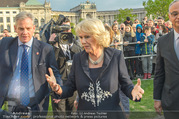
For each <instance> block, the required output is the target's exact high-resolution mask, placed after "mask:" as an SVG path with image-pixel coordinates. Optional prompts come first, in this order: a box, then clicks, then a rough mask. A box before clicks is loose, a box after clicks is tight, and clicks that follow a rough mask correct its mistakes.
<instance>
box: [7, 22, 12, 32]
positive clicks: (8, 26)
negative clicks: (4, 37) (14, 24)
mask: <svg viewBox="0 0 179 119" xmlns="http://www.w3.org/2000/svg"><path fill="white" fill-rule="evenodd" d="M7 30H8V31H9V32H11V26H10V24H8V25H7Z"/></svg>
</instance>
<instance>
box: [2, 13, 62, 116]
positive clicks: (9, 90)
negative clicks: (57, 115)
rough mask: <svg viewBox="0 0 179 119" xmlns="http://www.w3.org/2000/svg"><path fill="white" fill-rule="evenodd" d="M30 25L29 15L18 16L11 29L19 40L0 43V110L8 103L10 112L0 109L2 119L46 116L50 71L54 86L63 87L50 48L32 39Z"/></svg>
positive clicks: (30, 18)
mask: <svg viewBox="0 0 179 119" xmlns="http://www.w3.org/2000/svg"><path fill="white" fill-rule="evenodd" d="M33 21H34V17H33V15H32V14H31V13H28V12H20V13H19V14H17V15H16V17H15V25H14V28H15V31H16V32H17V34H18V36H17V37H15V38H11V37H8V38H3V39H2V40H1V41H0V59H1V60H0V69H1V70H0V88H1V89H0V108H2V105H3V104H4V103H5V102H6V101H7V102H8V111H9V112H6V111H2V109H0V118H1V119H2V118H4V116H5V114H7V113H8V114H12V113H13V114H14V113H15V114H17V115H19V114H20V115H21V114H22V115H21V116H25V117H26V118H30V116H32V115H33V116H35V115H36V114H37V115H43V116H46V115H47V111H48V106H49V94H50V88H49V86H48V83H47V81H46V80H45V74H49V72H48V68H49V67H51V69H53V72H54V75H55V78H56V80H55V82H56V83H58V84H60V85H61V84H62V82H61V79H60V77H61V76H60V74H59V71H58V68H57V63H56V60H55V54H54V50H53V47H52V46H51V45H49V44H47V43H44V42H41V41H39V40H37V39H35V38H34V37H33V34H34V31H35V25H34V23H33ZM24 113H26V114H25V115H24ZM29 113H32V115H29ZM11 117H12V116H11ZM22 118H23V117H22Z"/></svg>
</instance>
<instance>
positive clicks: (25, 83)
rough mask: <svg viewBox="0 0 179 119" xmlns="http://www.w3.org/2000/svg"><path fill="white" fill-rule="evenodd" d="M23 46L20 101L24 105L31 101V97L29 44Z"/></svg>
mask: <svg viewBox="0 0 179 119" xmlns="http://www.w3.org/2000/svg"><path fill="white" fill-rule="evenodd" d="M22 47H23V50H24V51H23V54H22V60H21V72H20V84H21V93H20V101H21V104H22V105H25V106H27V105H28V104H29V102H30V98H29V78H28V72H29V68H28V52H27V48H28V47H27V46H26V45H24V44H23V45H22Z"/></svg>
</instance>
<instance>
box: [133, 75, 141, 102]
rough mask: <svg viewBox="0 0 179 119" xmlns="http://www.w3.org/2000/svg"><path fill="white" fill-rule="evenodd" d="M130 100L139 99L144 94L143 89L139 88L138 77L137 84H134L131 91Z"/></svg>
mask: <svg viewBox="0 0 179 119" xmlns="http://www.w3.org/2000/svg"><path fill="white" fill-rule="evenodd" d="M131 94H132V98H133V99H132V100H134V101H135V100H136V99H137V100H140V99H141V98H142V94H144V90H143V89H142V88H141V81H140V78H138V79H137V84H136V85H135V86H134V89H133V90H132V92H131Z"/></svg>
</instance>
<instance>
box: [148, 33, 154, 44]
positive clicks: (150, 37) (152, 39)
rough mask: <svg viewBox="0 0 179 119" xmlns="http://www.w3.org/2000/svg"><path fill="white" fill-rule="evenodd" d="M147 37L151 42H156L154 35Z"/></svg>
mask: <svg viewBox="0 0 179 119" xmlns="http://www.w3.org/2000/svg"><path fill="white" fill-rule="evenodd" d="M147 39H148V42H149V43H150V44H153V42H154V40H155V38H154V35H150V36H148V37H147Z"/></svg>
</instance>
